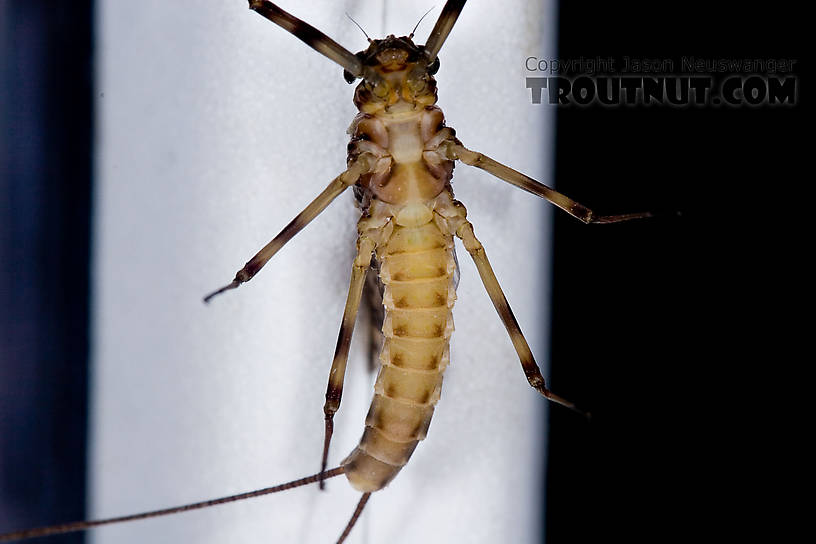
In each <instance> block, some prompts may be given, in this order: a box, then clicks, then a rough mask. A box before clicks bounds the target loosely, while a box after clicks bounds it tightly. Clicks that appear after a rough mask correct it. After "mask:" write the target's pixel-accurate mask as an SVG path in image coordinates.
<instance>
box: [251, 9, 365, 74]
mask: <svg viewBox="0 0 816 544" xmlns="http://www.w3.org/2000/svg"><path fill="white" fill-rule="evenodd" d="M249 9H251V10H253V11H255V12H257V13H258V14H260V15H263V16H264V17H266V18H267V19H269V20H270V21H272V22H273V23H275V24H276V25H278V26H279V27H281V28H283V29H284V30H286V31H287V32H291V33H292V34H293V35H294V36H295V37H296V38H298V39H299V40H301V41H303V42H304V43H305V44H306V45H308V46H309V47H311V48H312V49H314V50H315V51H317V52H318V53H320V54H321V55H323V56H325V57H327V58H329V59H330V60H333V61H334V62H336V63H337V64H339V65H340V66H342V67H343V68H345V69H346V71H348V72H349V73H350V74H351V75H353V76H354V77H362V75H363V63H362V62H361V61H360V59H358V58H357V56H356V55H354V53H352V52H351V51H349V50H348V49H346V48H345V47H343V46H342V45H340V44H339V43H337V42H336V41H334V40H332V39H331V38H329V37H328V36H326V35H325V34H323V33H322V32H320V31H319V30H318V29H316V28H315V27H313V26H312V25H310V24H309V23H307V22H305V21H301V20H300V19H298V18H297V17H295V16H294V15H292V14H290V13H288V12H286V11H284V10H282V9H281V8H279V7H278V6H276V5H275V4H273V3H272V2H268V1H267V0H249Z"/></svg>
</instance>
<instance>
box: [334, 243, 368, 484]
mask: <svg viewBox="0 0 816 544" xmlns="http://www.w3.org/2000/svg"><path fill="white" fill-rule="evenodd" d="M374 248H375V244H374V242H373V241H372V240H371V239H370V238H367V237H365V236H364V235H361V236H360V238H359V239H358V241H357V258H355V259H354V265H353V266H352V267H351V283H350V284H349V291H348V297H347V298H346V309H345V310H344V311H343V322H342V324H341V325H340V334H339V335H338V337H337V347H336V348H335V350H334V359H333V360H332V366H331V370H330V371H329V385H328V387H327V389H326V404H325V405H323V413H324V414H325V420H326V431H325V435H324V439H323V459H322V461H321V464H320V471H321V472H323V471H324V470H326V462H327V460H328V457H329V444H330V443H331V438H332V433H333V432H334V414H335V413H336V412H337V410H338V409H339V408H340V399H341V398H342V396H343V380H344V379H345V377H346V363H347V362H348V354H349V346H350V345H351V334H352V332H354V322H355V321H356V320H357V310H358V309H359V308H360V298H361V297H362V294H363V284H364V283H365V276H366V272H367V271H368V267H369V264H370V263H371V254H372V253H373V252H374ZM324 487H325V486H324V483H323V481H322V480H321V481H320V489H323V488H324Z"/></svg>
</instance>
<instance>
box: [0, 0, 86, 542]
mask: <svg viewBox="0 0 816 544" xmlns="http://www.w3.org/2000/svg"><path fill="white" fill-rule="evenodd" d="M92 92H93V86H92V9H91V2H90V1H88V0H86V1H81V0H80V1H72V2H24V1H12V0H2V1H0V384H2V386H1V387H0V391H1V392H2V394H0V531H5V530H11V529H19V528H24V527H30V526H33V525H43V524H46V523H53V522H55V521H66V520H74V519H82V518H83V517H84V516H85V505H84V497H85V476H86V473H85V453H86V450H85V441H86V440H85V438H86V415H87V376H88V370H87V368H88V272H89V247H90V228H89V227H90V216H91V214H90V210H91V206H90V204H91V203H90V194H91V149H92V148H91V136H92V135H91V131H92V126H93V125H92V122H93V115H92V111H91V104H92ZM41 540H42V541H48V542H50V543H54V544H57V543H62V542H65V543H67V542H72V543H77V542H82V535H66V536H62V537H55V538H53V539H41ZM32 542H33V541H32Z"/></svg>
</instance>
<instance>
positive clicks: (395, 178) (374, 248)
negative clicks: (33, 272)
mask: <svg viewBox="0 0 816 544" xmlns="http://www.w3.org/2000/svg"><path fill="white" fill-rule="evenodd" d="M250 4H251V6H252V7H253V8H255V9H256V11H259V12H261V14H262V15H265V16H267V18H269V19H271V20H272V21H273V22H276V23H278V24H280V25H281V26H284V28H287V24H288V25H289V26H288V28H287V30H289V31H291V32H292V33H293V34H295V35H296V36H297V37H299V38H301V39H303V40H304V41H306V42H307V43H308V44H309V45H311V46H312V47H313V48H315V49H316V50H317V51H318V52H320V53H322V54H323V55H324V56H327V57H329V58H330V59H331V60H333V61H334V62H336V63H337V64H340V66H342V67H343V68H344V69H345V70H346V71H347V72H348V74H349V75H350V76H352V78H355V79H358V80H359V79H363V82H362V83H360V86H358V91H357V92H356V93H355V95H356V96H358V97H359V99H358V102H359V104H358V106H359V107H360V108H361V109H362V110H363V111H364V112H365V111H366V108H368V109H369V111H368V112H367V115H368V116H369V117H361V118H358V120H357V121H356V123H355V127H356V129H355V130H356V133H355V136H356V138H355V139H354V142H353V149H352V153H351V155H350V159H351V160H350V163H349V168H348V170H347V171H346V173H345V176H341V179H339V182H340V183H341V184H342V185H344V186H351V185H354V186H355V187H359V189H358V194H359V195H360V197H361V198H360V200H361V204H363V206H364V207H365V210H366V215H365V217H364V218H363V220H362V222H361V226H362V227H363V228H362V229H361V230H362V232H361V234H362V235H363V236H362V237H361V244H360V255H359V256H358V258H357V259H356V260H355V264H356V268H355V270H357V274H356V275H354V274H353V277H356V278H357V279H356V280H353V283H352V285H353V289H352V290H351V291H352V295H353V296H350V297H349V301H350V303H351V304H347V317H346V318H345V319H344V323H346V326H345V327H344V328H343V329H342V331H341V339H342V341H341V342H340V343H339V345H340V346H341V348H342V349H340V350H338V353H339V355H341V357H340V358H339V359H338V358H336V359H335V365H333V366H336V368H338V370H339V366H340V365H343V364H345V361H344V357H342V355H345V353H344V350H345V349H346V348H347V341H346V340H347V338H348V336H349V335H350V334H351V330H350V326H349V324H350V323H352V322H353V320H352V319H351V314H352V313H353V310H354V306H355V305H356V299H357V297H358V296H359V295H358V293H359V292H360V289H361V287H360V285H359V278H360V276H361V275H362V270H363V269H364V268H365V267H367V266H368V264H369V263H368V262H367V259H366V253H365V252H366V251H369V252H376V253H377V254H378V255H379V256H381V257H382V258H381V259H379V261H378V262H379V264H380V275H381V277H383V278H384V279H385V280H386V281H384V283H385V284H386V286H387V288H386V292H385V301H386V307H389V306H388V305H389V304H390V305H391V306H390V307H389V311H390V313H391V315H390V316H389V317H390V320H391V321H390V325H389V327H390V329H389V330H388V331H386V336H389V334H390V335H391V336H390V339H391V340H392V345H391V346H389V350H388V353H389V359H388V361H387V362H388V363H390V364H388V365H386V366H387V367H388V368H391V369H394V368H398V367H399V364H409V363H410V359H411V357H414V356H416V355H418V354H424V355H427V357H425V358H424V359H425V363H429V364H430V361H431V360H432V359H433V361H434V365H435V366H434V367H433V368H426V369H425V370H426V373H425V374H423V377H425V378H428V379H429V380H430V382H432V383H431V385H428V384H420V385H418V386H417V387H416V388H415V390H416V391H418V394H428V395H429V396H428V397H427V398H425V399H421V400H425V401H426V402H421V403H419V404H421V405H422V406H424V407H425V408H422V409H417V410H414V411H415V412H420V411H421V412H422V414H421V416H420V415H417V414H414V416H415V417H416V418H419V417H422V418H424V419H421V420H420V421H416V420H414V421H413V423H414V424H415V427H416V428H417V429H416V430H414V429H408V431H410V434H411V440H408V441H407V442H405V441H403V443H411V442H415V440H414V439H416V438H419V437H420V434H424V426H427V422H428V420H429V418H430V412H431V411H432V408H431V404H432V402H431V401H432V400H434V399H435V396H436V393H437V388H438V385H439V383H438V382H439V380H441V370H442V367H443V363H445V362H447V339H448V336H449V332H450V331H449V330H448V329H449V326H448V324H449V323H450V310H451V305H452V302H453V289H452V288H451V281H452V274H453V270H454V268H455V266H454V265H453V264H452V259H453V253H452V247H451V243H452V240H453V239H454V238H455V237H460V238H462V239H463V240H464V241H465V247H466V249H468V250H471V251H472V253H473V254H474V261H475V262H476V265H477V267H478V268H479V272H480V275H481V276H482V278H483V280H484V281H485V283H486V286H487V288H488V292H489V293H490V295H491V299H492V300H493V302H494V304H496V306H497V309H498V310H499V313H500V315H502V319H503V320H504V322H505V324H506V325H508V327H509V328H510V330H511V334H512V335H513V343H514V345H515V346H516V348H517V349H519V350H520V351H521V352H522V365H524V366H525V367H526V373H527V376H528V379H530V380H531V381H532V382H533V383H534V384H536V385H538V389H539V390H540V391H541V392H542V393H545V392H546V391H545V390H544V389H543V382H542V381H540V380H541V379H540V373H539V372H538V370H537V368H536V367H535V363H534V362H533V360H532V357H531V354H530V353H529V351H528V349H527V348H526V342H524V340H523V337H522V336H521V334H520V332H519V331H518V327H517V325H516V324H515V321H514V319H513V317H512V314H511V313H510V311H509V307H508V306H507V304H506V302H505V301H504V298H503V296H502V295H501V292H500V290H499V288H498V283H497V282H496V280H495V277H494V275H493V274H492V272H491V270H490V267H489V264H488V263H487V261H486V257H485V256H484V254H483V253H482V251H481V247H480V244H479V243H478V241H477V240H476V238H475V236H474V235H473V232H472V227H471V226H470V224H469V223H468V222H467V220H466V219H465V218H464V214H463V207H461V206H459V205H458V204H457V203H456V202H455V201H453V200H452V198H451V196H450V195H449V192H448V182H449V181H450V174H451V170H452V167H453V163H454V161H456V160H459V161H460V162H465V163H474V166H477V167H480V168H482V169H484V170H486V171H488V172H490V173H492V174H495V175H497V176H498V177H500V178H501V177H504V178H506V179H505V181H509V182H511V183H515V184H517V185H521V186H522V187H523V188H525V189H527V190H528V191H530V192H533V193H536V194H539V196H543V197H545V198H548V199H549V200H555V203H556V204H557V205H559V207H562V208H566V209H567V211H568V212H571V213H573V214H574V215H576V214H577V215H578V216H579V219H582V220H585V221H587V222H590V221H591V220H592V218H591V216H590V215H589V214H590V213H591V212H589V210H587V209H586V208H583V207H581V206H580V205H578V204H576V203H573V202H571V201H569V200H568V199H566V198H565V197H562V196H561V195H559V194H558V193H555V192H550V191H549V190H546V189H545V188H543V187H542V186H540V185H538V184H536V183H535V182H534V181H532V180H529V179H528V178H525V177H522V176H520V175H518V174H517V173H515V172H513V171H511V170H509V169H507V168H506V167H503V166H500V165H498V164H497V163H494V162H492V161H490V160H489V159H486V158H485V157H483V156H481V155H478V154H475V153H472V152H469V151H468V150H467V148H465V147H464V146H462V144H461V143H459V141H458V140H457V139H456V137H455V135H454V134H453V132H452V131H451V130H450V129H447V128H445V127H444V124H443V121H444V118H443V117H442V114H441V111H440V110H438V109H435V108H434V106H433V104H434V103H435V101H436V96H435V89H434V85H435V83H434V79H433V74H432V73H430V72H433V71H435V69H436V68H437V67H438V66H437V64H436V63H437V61H438V57H437V53H439V50H440V49H441V48H442V47H443V45H444V43H445V40H446V39H447V37H448V34H449V32H450V31H451V30H452V28H453V26H454V23H455V21H456V18H457V16H458V14H459V12H460V10H461V9H462V7H463V6H464V2H448V4H447V5H446V6H445V8H444V9H443V12H442V15H441V16H440V18H439V19H438V20H437V22H436V24H435V26H434V30H433V31H432V32H431V35H430V38H429V39H428V40H427V41H426V43H425V45H424V46H419V45H415V44H413V40H412V39H410V38H407V37H403V38H386V39H384V40H375V41H374V42H373V43H372V44H371V47H370V48H369V50H368V51H369V53H368V54H364V55H362V57H364V58H361V56H358V55H352V54H350V53H348V52H347V51H345V50H344V49H342V48H341V47H340V46H338V45H337V44H335V43H334V42H330V41H328V40H327V38H325V36H323V35H322V34H321V33H317V31H313V32H315V33H312V29H311V27H308V26H306V25H305V24H304V23H302V22H301V21H299V20H298V19H295V18H294V17H292V16H290V15H288V14H285V12H282V11H281V10H279V9H278V8H277V7H276V6H274V4H271V3H269V2H251V3H250ZM304 29H309V31H308V32H307V33H304V32H302V31H303V30H304ZM299 30H300V31H301V32H300V34H299V33H298V31H299ZM273 106H274V102H270V103H269V104H267V105H266V107H273ZM408 106H410V109H406V108H407V107H408ZM394 123H396V124H394ZM412 123H413V124H414V125H415V126H416V131H415V133H414V134H411V133H410V131H406V130H404V129H403V128H398V127H397V125H400V126H402V125H410V124H412ZM383 133H384V134H383ZM386 140H387V142H386ZM392 140H393V141H392ZM417 145H419V146H420V147H417ZM417 154H418V155H419V156H418V157H416V155H417ZM417 165H419V166H417ZM419 179H424V181H426V182H430V186H429V187H425V186H424V185H420V184H416V185H415V182H417V180H419ZM342 188H345V187H342ZM340 189H341V187H340V186H338V182H337V181H335V182H334V190H332V186H330V188H329V189H328V190H327V191H328V193H324V195H326V196H336V195H335V194H334V192H338V193H339V192H340ZM413 189H421V191H419V193H417V194H413V195H411V196H412V198H411V200H413V201H410V202H409V201H405V200H400V196H399V195H401V194H410V193H411V192H412V190H413ZM426 189H427V190H426ZM434 191H437V193H435V194H434ZM378 192H379V194H378ZM389 193H396V195H397V196H394V194H389ZM326 200H328V198H323V199H321V200H318V201H317V203H318V204H317V205H316V206H317V207H318V208H319V207H322V206H323V205H324V204H328V202H326ZM396 208H398V209H396ZM313 211H314V208H312V212H313ZM429 213H430V216H429V215H428V214H429ZM641 215H642V214H641ZM301 217H302V216H301ZM429 217H430V220H428V218H429ZM630 217H634V216H622V217H615V218H612V219H609V220H606V221H611V220H620V219H628V218H630ZM597 219H598V222H604V221H605V219H604V218H597ZM423 221H424V222H423ZM299 226H302V222H301V223H300V224H298V223H295V224H293V226H292V227H291V228H289V229H288V230H285V231H284V232H285V233H286V236H287V237H288V236H289V235H292V234H293V230H295V227H299ZM425 230H427V231H428V232H425ZM400 233H402V234H400ZM397 240H410V241H411V243H419V244H424V243H426V242H428V243H431V244H436V246H438V247H428V248H425V247H421V248H420V247H410V248H407V249H405V248H403V249H405V250H404V251H401V252H400V251H395V252H393V253H392V252H390V249H389V247H390V244H391V243H392V242H393V243H397ZM280 241H281V239H280V238H279V239H278V242H280ZM401 243H407V242H401ZM372 244H373V245H372ZM273 247H274V248H277V246H273ZM420 251H425V252H426V256H431V255H434V257H433V259H436V260H424V259H423V260H420V261H417V262H416V263H415V264H416V265H417V266H418V267H419V268H420V269H424V270H420V273H421V274H425V275H426V276H425V277H422V278H412V277H405V276H403V279H399V275H400V274H403V275H404V274H406V273H409V272H412V270H413V268H412V267H413V264H412V263H411V260H410V258H409V257H402V259H403V260H407V261H408V262H407V263H405V262H400V263H399V264H396V263H397V261H399V260H400V259H401V257H399V255H400V253H404V254H405V255H411V254H412V253H414V252H420ZM269 256H271V255H270V252H269V251H267V252H266V253H264V254H263V255H262V258H261V260H263V259H265V258H267V257H269ZM258 262H259V261H257V260H256V261H255V263H256V264H257V263H258ZM256 271H257V270H250V272H252V273H254V272H256ZM432 273H437V275H436V276H433V275H428V274H432ZM385 274H387V276H384V275H385ZM241 279H244V278H243V277H242V276H240V273H239V278H238V280H239V281H240V280H241ZM417 279H420V280H427V281H422V282H419V283H428V284H430V283H435V284H437V285H435V287H434V290H433V291H431V290H417V289H414V288H413V287H411V284H410V282H412V281H414V280H417ZM355 281H356V283H354V282H355ZM389 282H390V283H389ZM400 282H403V283H402V284H401V283H400ZM403 284H404V285H403ZM400 285H403V287H405V286H407V287H406V289H404V292H403V296H404V297H405V298H406V303H407V306H400V305H399V304H398V303H399V301H400V298H399V297H398V296H395V291H396V290H397V288H398V287H399V286H400ZM388 287H390V289H391V292H390V293H389V292H388ZM389 295H390V296H389ZM422 297H426V298H428V300H424V299H423V300H422V301H421V302H422V304H421V305H419V306H418V307H413V306H414V305H412V304H411V300H410V299H411V298H422ZM411 312H415V313H417V312H419V313H421V312H426V313H427V315H423V317H422V318H415V313H411ZM399 319H402V323H401V324H400V323H395V320H397V321H398V320H399ZM401 327H402V330H400V328H401ZM412 327H419V328H422V329H423V331H420V334H427V338H426V339H425V340H415V339H413V337H414V336H415V334H405V333H406V332H409V333H410V332H411V331H410V330H409V329H410V328H412ZM440 333H441V334H440ZM423 338H425V337H423ZM401 340H405V342H401ZM412 341H415V342H416V343H419V342H427V343H428V344H431V343H435V344H436V345H435V346H434V347H433V348H431V347H429V346H425V347H426V348H427V351H425V352H423V351H422V350H420V349H415V348H411V349H403V351H402V352H401V353H403V354H404V355H403V356H402V357H401V359H402V360H401V361H400V362H395V358H394V356H393V355H391V354H392V353H395V352H397V350H398V348H399V347H402V348H405V346H398V347H395V346H394V345H393V344H399V343H403V344H406V343H410V342H412ZM395 372H398V371H395ZM403 372H404V373H407V370H404V371H403ZM338 374H340V373H339V372H336V373H335V374H334V376H335V377H336V376H338ZM381 376H382V374H381ZM338 379H339V378H337V379H336V380H335V385H334V389H333V391H334V393H335V395H334V396H335V397H336V396H338V395H337V393H338V392H339V391H338V381H337V380H338ZM383 379H390V377H388V376H386V378H383ZM434 380H436V381H434ZM339 383H342V382H339ZM389 383H390V382H389ZM403 383H404V381H395V382H394V383H393V384H392V386H393V387H397V388H398V387H400V384H403ZM387 385H389V384H387V383H380V384H379V388H380V390H381V391H382V392H383V394H382V395H381V397H383V398H387V399H392V396H391V395H389V394H388V392H387V391H386V386H387ZM329 393H330V394H329V397H330V399H329V400H330V401H331V400H332V398H331V397H332V389H331V388H330V391H329ZM336 400H339V399H336ZM392 400H396V401H397V402H398V401H399V399H392ZM382 402H385V403H387V402H390V401H382ZM392 404H393V403H392ZM405 404H409V403H405ZM415 404H416V403H415ZM334 409H335V407H334V406H333V405H332V404H331V402H330V403H329V404H328V410H327V411H328V412H333V410H334ZM412 410H413V409H412ZM389 413H390V414H394V412H392V411H388V410H385V414H386V415H387V414H389ZM327 421H330V419H328V420H327ZM420 423H421V424H422V425H420ZM327 428H329V430H330V428H331V427H330V425H327ZM372 428H373V429H376V428H377V427H376V425H374V426H372ZM374 432H378V431H369V434H371V433H374ZM417 433H420V434H417ZM326 434H327V437H330V433H328V432H327V433H326ZM381 434H385V433H381ZM326 443H327V444H328V440H326ZM414 445H415V444H414ZM362 447H363V448H366V447H368V446H366V445H365V444H363V445H362ZM407 447H411V446H407ZM407 447H406V448H407ZM404 449H405V448H404ZM404 449H403V451H402V454H401V457H400V456H399V455H397V457H398V458H397V457H389V458H388V460H389V461H390V463H389V462H385V463H384V464H386V465H389V466H390V467H395V466H401V463H403V462H404V461H405V460H407V455H408V454H409V453H406V452H405V451H404ZM391 453H392V454H393V453H394V452H391ZM397 453H399V452H397ZM395 455H396V454H395ZM346 466H347V465H346ZM316 468H317V467H316ZM381 468H382V467H381ZM389 470H390V471H391V473H390V475H386V476H382V475H380V476H379V480H378V482H375V483H371V482H369V484H368V485H370V486H372V487H371V489H369V490H373V487H377V486H380V485H382V484H383V483H384V481H385V479H388V478H390V477H392V476H393V475H394V473H395V470H394V469H393V468H391V469H388V468H387V467H386V468H385V472H388V471H389ZM350 472H353V473H355V474H357V475H359V474H360V471H359V470H357V471H350ZM347 475H348V474H347ZM364 489H366V488H365V487H364Z"/></svg>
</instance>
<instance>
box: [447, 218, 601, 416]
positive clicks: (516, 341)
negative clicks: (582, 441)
mask: <svg viewBox="0 0 816 544" xmlns="http://www.w3.org/2000/svg"><path fill="white" fill-rule="evenodd" d="M456 236H458V237H459V238H461V240H462V243H463V244H464V246H465V249H467V251H468V253H470V256H471V257H473V262H475V263H476V268H477V269H478V270H479V276H481V278H482V283H483V284H484V286H485V289H486V290H487V294H488V296H490V300H491V301H492V302H493V306H494V307H495V308H496V311H497V312H498V313H499V317H501V320H502V322H503V323H504V326H505V328H506V329H507V332H508V333H509V334H510V340H511V341H512V342H513V347H514V348H516V353H518V356H519V360H520V361H521V368H522V369H523V370H524V375H525V376H527V381H528V382H529V383H530V385H531V386H532V387H533V388H534V389H535V390H536V391H538V392H539V393H541V394H542V395H544V396H545V397H546V398H547V399H549V400H551V401H553V402H556V403H558V404H561V405H563V406H566V407H567V408H570V409H572V410H575V411H576V412H578V413H580V414H583V415H585V416H587V417H589V413H587V412H584V411H582V410H579V409H578V408H576V407H575V404H574V403H572V402H570V401H568V400H566V399H565V398H563V397H560V396H558V395H556V394H555V393H553V392H552V391H550V390H549V389H547V385H546V384H545V383H544V377H543V376H542V375H541V369H539V368H538V364H537V363H536V362H535V358H534V357H533V352H532V351H531V350H530V346H529V345H528V344H527V340H526V339H525V338H524V335H523V334H522V333H521V327H519V324H518V321H516V316H514V315H513V310H511V309H510V305H509V304H508V303H507V298H506V297H505V296H504V293H503V292H502V290H501V286H499V281H498V280H497V279H496V275H495V274H494V273H493V268H492V267H491V266H490V262H489V261H488V260H487V254H485V250H484V247H482V244H481V242H479V240H478V239H477V238H476V236H475V235H474V234H473V225H471V224H470V222H468V221H467V220H464V219H462V220H460V222H459V224H458V226H457V228H456Z"/></svg>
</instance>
